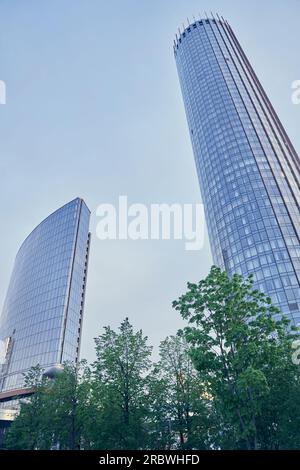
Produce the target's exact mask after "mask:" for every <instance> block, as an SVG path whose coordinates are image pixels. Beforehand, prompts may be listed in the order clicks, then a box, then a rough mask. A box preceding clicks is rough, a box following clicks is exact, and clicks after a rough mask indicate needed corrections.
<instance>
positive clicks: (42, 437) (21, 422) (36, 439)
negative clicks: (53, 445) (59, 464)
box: [5, 366, 49, 450]
mask: <svg viewBox="0 0 300 470" xmlns="http://www.w3.org/2000/svg"><path fill="white" fill-rule="evenodd" d="M47 384H48V381H47V380H45V379H44V378H43V377H42V370H41V368H40V367H39V366H36V367H32V368H31V369H30V370H29V372H28V374H27V375H26V377H25V387H26V388H28V389H33V390H34V394H33V395H32V396H31V397H30V398H26V399H25V398H24V399H20V400H21V409H20V413H19V415H18V416H17V418H16V419H15V420H14V421H13V423H12V425H11V427H10V428H9V431H8V433H7V436H6V439H5V447H6V448H7V449H19V450H21V449H24V450H34V449H47V448H48V446H49V438H48V433H47V429H46V427H45V420H44V415H45V411H46V404H45V400H44V397H45V390H46V387H47Z"/></svg>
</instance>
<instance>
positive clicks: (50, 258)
mask: <svg viewBox="0 0 300 470" xmlns="http://www.w3.org/2000/svg"><path fill="white" fill-rule="evenodd" d="M89 218H90V212H89V210H88V208H87V206H86V205H85V203H84V201H83V200H81V199H79V198H77V199H75V200H73V201H71V202H70V203H68V204H66V205H65V206H63V207H62V208H60V209H58V210H57V211H56V212H54V213H53V214H51V215H50V216H49V217H47V218H46V219H45V220H44V221H43V222H41V223H40V224H39V225H38V226H37V227H36V228H35V229H34V230H33V232H32V233H31V234H30V235H29V236H28V237H27V238H26V240H25V241H24V243H23V244H22V246H21V248H20V250H19V252H18V254H17V256H16V260H15V263H14V268H13V272H12V275H11V279H10V284H9V288H8V291H7V296H6V300H5V303H4V307H3V311H2V315H1V317H0V339H2V340H4V339H7V340H8V344H9V346H8V348H7V357H6V361H5V363H4V365H3V366H2V371H1V380H0V391H6V390H11V389H15V388H19V387H22V385H23V383H24V377H23V374H24V373H26V371H27V370H28V369H29V368H30V367H31V366H35V365H37V364H39V365H40V366H41V367H43V368H44V367H48V366H50V365H53V364H55V363H60V362H63V361H65V360H70V361H76V360H77V359H78V355H79V346H80V333H81V324H82V314H83V306H84V294H85V286H86V276H87V263H88V246H89Z"/></svg>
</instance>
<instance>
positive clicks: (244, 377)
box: [5, 267, 300, 450]
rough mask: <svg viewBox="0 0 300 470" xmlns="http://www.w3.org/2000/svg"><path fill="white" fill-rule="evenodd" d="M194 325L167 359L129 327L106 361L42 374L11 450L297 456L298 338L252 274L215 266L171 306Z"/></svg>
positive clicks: (12, 433)
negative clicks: (283, 452)
mask: <svg viewBox="0 0 300 470" xmlns="http://www.w3.org/2000/svg"><path fill="white" fill-rule="evenodd" d="M173 306H174V308H175V309H176V310H177V311H179V312H180V314H181V316H182V317H183V319H184V320H185V321H186V322H187V326H186V327H185V328H183V329H182V330H181V331H179V332H178V334H177V335H175V336H170V337H168V338H166V339H165V340H164V341H162V343H161V345H160V348H159V357H158V359H157V361H156V362H153V361H152V357H151V354H152V347H151V346H149V344H148V338H147V337H145V336H144V335H143V332H142V331H135V330H134V328H133V326H132V325H131V324H130V322H129V320H128V318H126V319H125V320H124V321H123V322H122V323H121V325H120V327H119V328H118V329H117V330H113V329H112V328H110V327H109V326H107V327H105V328H104V331H103V333H102V334H100V335H99V336H98V337H97V338H95V353H96V360H95V361H94V363H93V364H91V365H88V364H87V363H86V362H85V361H82V362H81V363H79V364H77V365H73V364H70V363H67V364H65V365H64V371H63V372H62V373H61V374H59V375H58V376H57V377H56V379H55V380H52V381H51V380H49V379H47V378H45V377H44V376H43V375H42V371H41V369H40V368H39V367H35V368H32V369H31V370H30V371H29V373H28V375H27V377H26V386H28V387H30V388H34V390H35V393H34V394H33V395H32V396H31V397H30V398H29V399H28V398H27V399H26V400H25V399H24V400H22V403H21V408H20V413H19V416H18V417H17V419H16V420H15V421H14V422H13V424H12V426H11V428H10V430H9V432H8V433H7V438H6V442H5V445H6V448H9V449H253V450H254V449H298V448H300V428H299V421H300V379H299V366H298V365H296V364H294V362H293V360H292V357H293V353H295V351H294V350H293V344H295V343H293V342H294V340H295V337H297V338H298V337H299V336H296V332H295V331H294V329H293V328H292V327H291V326H290V324H289V321H288V320H287V318H286V317H284V316H282V315H281V314H280V312H279V310H278V309H277V308H276V307H274V306H273V305H272V303H271V300H270V299H269V298H268V297H267V296H266V295H265V294H263V293H262V292H259V291H258V290H256V289H254V288H253V280H252V278H251V276H249V277H247V278H245V279H243V278H242V277H241V276H239V275H233V276H232V277H229V276H228V275H227V274H226V273H225V272H222V271H221V270H220V269H219V268H216V267H213V268H212V269H211V272H210V273H209V275H208V276H207V277H206V279H204V280H202V281H200V282H199V283H198V284H192V283H189V284H188V290H187V292H186V293H185V294H183V295H182V296H181V297H180V298H179V299H178V300H177V301H175V302H174V303H173Z"/></svg>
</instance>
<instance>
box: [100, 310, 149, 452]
mask: <svg viewBox="0 0 300 470" xmlns="http://www.w3.org/2000/svg"><path fill="white" fill-rule="evenodd" d="M95 343H96V357H97V359H96V361H95V362H94V364H93V377H94V383H93V390H94V392H93V393H94V397H95V400H96V403H98V406H97V415H98V423H97V426H96V429H97V433H96V436H95V437H94V446H95V448H98V449H111V448H118V449H136V448H143V445H144V444H145V441H146V435H147V433H146V429H145V416H146V414H147V410H146V403H147V400H146V385H147V374H148V373H149V371H150V367H151V362H150V356H151V351H152V347H150V346H148V344H147V337H144V336H143V333H142V331H137V332H134V331H133V327H132V325H131V324H130V323H129V320H128V318H126V319H125V320H124V321H123V322H122V323H121V326H120V328H119V331H118V332H116V331H113V330H112V329H111V328H110V327H105V328H104V334H102V335H100V336H99V337H97V338H96V339H95Z"/></svg>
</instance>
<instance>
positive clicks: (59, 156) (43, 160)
mask: <svg viewBox="0 0 300 470" xmlns="http://www.w3.org/2000/svg"><path fill="white" fill-rule="evenodd" d="M204 10H206V11H207V13H209V12H210V11H213V12H214V13H215V12H218V13H219V14H220V15H223V16H224V17H225V18H226V19H227V20H228V21H229V22H230V24H231V26H232V28H233V29H234V31H235V33H236V35H237V36H238V38H239V40H240V42H241V44H242V46H243V48H244V50H245V52H246V54H247V55H248V57H249V59H250V61H251V63H252V65H253V66H254V68H255V70H256V72H257V74H258V76H259V78H260V79H261V81H262V84H263V86H264V87H265V89H266V91H267V93H268V95H269V97H270V98H271V100H272V102H273V105H274V107H275V109H276V110H277V111H278V113H279V116H280V118H281V120H282V122H283V124H284V125H285V127H286V129H287V131H288V133H289V135H290V137H291V139H292V141H293V143H294V145H295V147H296V149H297V150H298V152H299V151H300V134H299V122H300V105H295V104H292V101H291V84H292V82H293V81H294V80H297V79H298V80H299V79H300V55H299V44H300V30H299V18H300V2H299V0H285V1H283V0H264V1H256V0H255V1H253V0H252V1H251V2H245V1H244V0H239V1H234V0H231V1H230V0H219V1H218V0H216V1H214V0H209V1H207V2H203V1H194V0H109V1H104V0H51V1H50V0H48V1H43V2H41V1H40V0H26V1H24V0H1V2H0V80H4V81H5V82H6V86H7V104H6V105H0V150H1V154H0V155H1V157H0V162H1V163H0V165H1V167H0V177H1V186H0V188H1V198H0V209H1V229H2V230H1V235H0V237H1V244H0V246H1V249H0V267H1V269H0V302H1V303H3V301H4V297H5V292H6V289H7V286H8V282H9V277H10V273H11V270H12V265H13V260H14V257H15V254H16V252H17V250H18V248H19V246H20V244H21V242H22V241H23V240H24V238H25V237H26V236H27V235H28V233H29V232H31V230H32V229H33V228H34V227H35V226H36V225H37V224H38V223H39V222H40V221H41V220H42V219H43V218H45V217H46V216H47V215H49V214H50V213H51V212H53V211H54V210H55V209H57V208H58V207H60V206H61V205H63V204H64V203H66V202H68V201H69V200H71V199H72V198H74V197H76V196H80V197H83V198H84V199H85V201H86V203H87V204H88V206H89V207H90V209H91V211H92V218H91V232H92V247H91V257H90V269H89V277H88V290H87V298H86V310H85V319H84V329H83V338H82V356H83V357H86V358H88V359H89V360H92V359H93V337H94V336H95V335H97V334H98V333H100V331H101V329H102V327H103V326H104V325H107V324H110V325H112V326H113V327H116V326H117V325H118V323H119V322H120V321H121V320H122V319H123V318H124V317H125V316H129V318H130V320H131V321H132V323H133V324H134V325H135V326H136V327H137V328H142V329H143V330H144V332H145V334H147V335H148V336H149V337H150V340H151V342H152V343H153V344H154V345H157V344H158V343H159V341H160V340H161V339H163V338H164V337H165V336H167V335H168V334H173V333H175V332H176V330H177V328H178V327H180V326H181V325H182V323H181V320H180V318H179V317H178V314H177V313H176V312H175V311H173V310H172V308H171V302H172V300H174V299H176V298H177V297H178V296H179V295H180V294H181V293H183V292H184V291H185V287H186V282H187V281H188V280H190V281H196V280H199V279H200V278H202V277H203V276H205V275H206V274H207V272H208V270H209V267H210V265H211V256H210V251H209V245H208V240H207V237H206V240H205V246H204V248H203V249H202V250H201V251H199V252H195V251H192V252H188V251H185V249H184V243H183V242H182V241H152V242H151V241H135V242H134V241H102V242H101V241H99V240H98V239H97V238H96V234H95V227H96V223H97V218H96V216H95V210H96V208H97V206H98V205H99V204H100V203H102V202H109V203H115V202H116V201H117V199H118V196H119V195H121V194H125V195H127V196H128V200H129V203H131V202H140V203H145V204H150V203H151V202H154V203H160V202H161V203H162V202H165V203H174V202H178V203H196V202H199V201H200V192H199V187H198V182H197V177H196V170H195V165H194V160H193V155H192V150H191V145H190V141H189V136H188V130H187V124H186V119H185V115H184V108H183V103H182V98H181V93H180V88H179V83H178V78H177V72H176V66H175V61H174V57H173V50H172V42H173V38H174V34H175V32H176V30H177V28H178V26H180V25H181V24H182V22H185V24H186V18H187V17H189V18H190V19H191V20H192V17H193V15H194V16H197V17H198V15H199V13H201V14H203V12H204Z"/></svg>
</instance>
